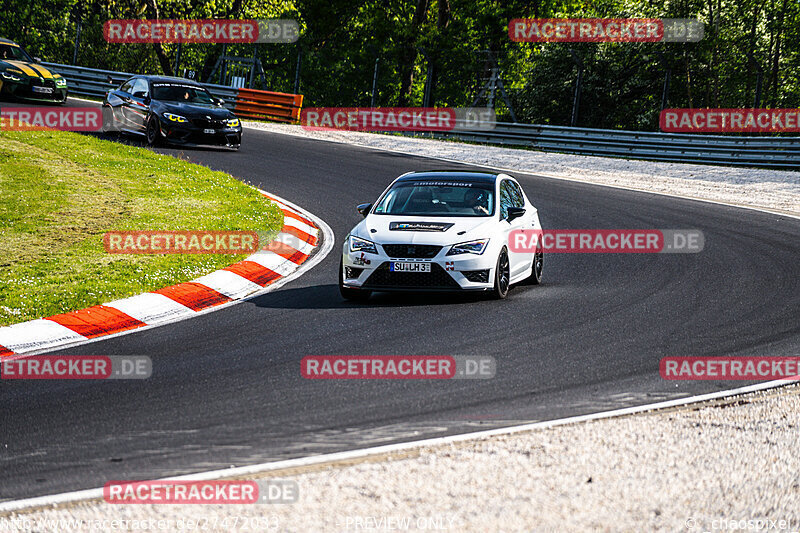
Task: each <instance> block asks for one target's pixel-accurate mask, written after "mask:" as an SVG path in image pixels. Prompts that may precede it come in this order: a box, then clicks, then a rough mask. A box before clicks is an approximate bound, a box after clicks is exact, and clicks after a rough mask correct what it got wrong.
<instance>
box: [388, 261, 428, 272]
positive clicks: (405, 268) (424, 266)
mask: <svg viewBox="0 0 800 533" xmlns="http://www.w3.org/2000/svg"><path fill="white" fill-rule="evenodd" d="M389 271H390V272H430V271H431V264H430V263H412V262H409V261H392V262H391V263H389Z"/></svg>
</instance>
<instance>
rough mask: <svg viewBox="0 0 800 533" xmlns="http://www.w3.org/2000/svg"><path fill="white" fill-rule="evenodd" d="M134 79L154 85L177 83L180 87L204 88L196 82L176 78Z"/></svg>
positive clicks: (148, 77) (152, 77)
mask: <svg viewBox="0 0 800 533" xmlns="http://www.w3.org/2000/svg"><path fill="white" fill-rule="evenodd" d="M132 77H133V78H143V79H146V80H149V81H151V82H153V83H175V84H178V85H191V86H196V87H202V85H200V84H199V83H197V82H196V81H194V80H187V79H186V78H175V77H173V76H147V75H145V74H142V75H138V76H132Z"/></svg>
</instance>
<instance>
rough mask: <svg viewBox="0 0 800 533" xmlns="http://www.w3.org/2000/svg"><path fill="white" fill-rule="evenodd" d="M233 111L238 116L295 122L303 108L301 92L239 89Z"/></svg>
mask: <svg viewBox="0 0 800 533" xmlns="http://www.w3.org/2000/svg"><path fill="white" fill-rule="evenodd" d="M238 91H239V92H238V94H237V95H236V107H235V108H234V110H233V112H234V113H236V116H237V117H240V118H254V119H258V120H274V121H278V122H297V121H299V120H300V110H301V109H302V108H303V95H302V94H288V93H275V92H271V91H258V90H256V89H239V90H238Z"/></svg>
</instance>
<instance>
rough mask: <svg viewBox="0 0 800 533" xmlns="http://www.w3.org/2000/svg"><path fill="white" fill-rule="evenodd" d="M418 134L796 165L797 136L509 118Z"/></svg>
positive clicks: (684, 159)
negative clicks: (483, 127) (488, 127)
mask: <svg viewBox="0 0 800 533" xmlns="http://www.w3.org/2000/svg"><path fill="white" fill-rule="evenodd" d="M416 135H419V133H417V134H416ZM423 135H424V136H430V137H434V138H442V139H458V140H462V141H469V142H480V143H490V144H499V145H512V146H524V147H528V148H533V149H536V150H542V151H546V152H564V153H570V154H580V155H591V156H602V157H622V158H626V159H647V160H651V161H669V162H676V163H702V164H715V165H732V166H747V167H763V168H774V169H786V170H800V137H767V136H764V137H739V136H726V135H700V134H689V133H659V132H641V131H624V130H603V129H591V128H571V127H567V126H546V125H537V124H513V123H508V122H498V123H497V125H496V127H495V129H494V130H492V131H459V132H454V133H426V134H423Z"/></svg>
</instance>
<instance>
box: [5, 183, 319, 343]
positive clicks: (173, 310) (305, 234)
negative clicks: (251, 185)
mask: <svg viewBox="0 0 800 533" xmlns="http://www.w3.org/2000/svg"><path fill="white" fill-rule="evenodd" d="M261 194H263V195H264V196H266V197H267V198H269V199H270V200H271V201H272V202H274V203H276V204H277V205H278V207H279V208H280V210H281V211H282V212H283V227H282V228H281V231H280V233H279V234H278V236H277V237H276V238H275V240H273V241H272V242H270V243H269V244H268V245H267V246H265V247H263V249H261V250H259V251H258V252H256V253H254V254H253V255H251V256H249V257H247V259H245V260H244V261H240V262H238V263H235V264H233V265H231V266H229V267H226V268H223V269H222V270H217V271H215V272H212V273H211V274H208V275H205V276H202V277H200V278H197V279H195V280H192V281H189V282H186V283H179V284H177V285H173V286H171V287H165V288H163V289H159V290H157V291H154V292H147V293H144V294H139V295H137V296H132V297H130V298H125V299H122V300H115V301H113V302H109V303H106V304H102V305H96V306H94V307H89V308H88V309H81V310H79V311H71V312H69V313H63V314H60V315H54V316H51V317H47V318H40V319H37V320H30V321H28V322H21V323H19V324H13V325H11V326H5V327H2V328H0V357H4V356H9V357H13V356H16V355H33V354H35V353H39V352H43V351H48V350H53V349H56V348H65V347H67V346H75V345H77V344H83V343H86V342H89V341H91V340H94V339H99V338H104V337H108V336H111V335H122V334H125V333H130V332H132V331H138V330H141V329H142V328H147V327H154V326H160V325H163V324H168V323H172V322H177V321H179V320H184V319H187V318H191V317H194V316H197V315H198V314H199V313H204V312H210V311H216V310H217V309H220V308H221V307H223V306H226V305H231V304H234V303H237V302H239V301H241V300H243V299H246V298H251V297H253V296H257V295H260V294H263V293H264V292H268V291H270V290H274V289H276V288H277V287H279V286H281V285H283V284H285V283H287V282H288V281H290V280H291V279H294V278H295V277H297V276H299V275H300V274H302V273H303V272H305V271H307V270H308V269H310V268H311V267H313V266H314V265H316V264H317V263H319V262H320V261H321V260H322V259H324V258H325V256H326V255H328V253H329V252H330V251H331V250H332V249H333V241H334V235H333V231H332V230H331V229H330V227H328V225H327V224H325V222H323V221H322V220H321V219H319V218H318V217H315V216H314V215H312V214H311V213H308V212H307V211H305V210H303V209H302V208H300V207H298V206H297V205H295V204H293V203H291V202H288V201H287V200H284V199H283V198H280V197H277V196H275V195H272V194H267V193H265V192H263V191H261Z"/></svg>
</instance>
